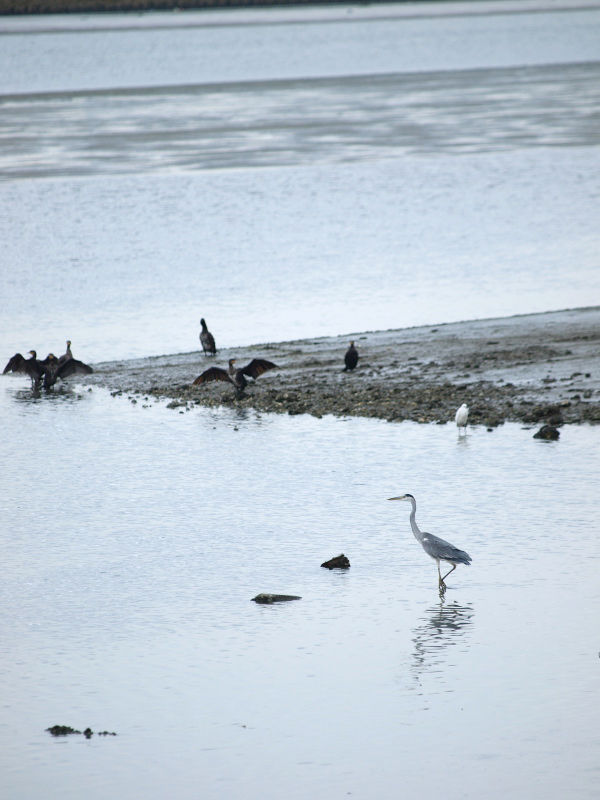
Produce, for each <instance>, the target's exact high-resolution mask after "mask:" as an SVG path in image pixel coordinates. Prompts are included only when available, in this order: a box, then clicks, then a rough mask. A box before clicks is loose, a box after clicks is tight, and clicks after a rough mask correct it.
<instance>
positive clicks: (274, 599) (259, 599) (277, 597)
mask: <svg viewBox="0 0 600 800" xmlns="http://www.w3.org/2000/svg"><path fill="white" fill-rule="evenodd" d="M252 599H253V600H254V602H255V603H285V602H287V601H288V600H302V598H301V597H298V595H295V594H268V593H264V592H261V593H260V594H257V595H256V597H253V598H252Z"/></svg>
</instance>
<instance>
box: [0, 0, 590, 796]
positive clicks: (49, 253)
mask: <svg viewBox="0 0 600 800" xmlns="http://www.w3.org/2000/svg"><path fill="white" fill-rule="evenodd" d="M535 6H536V9H537V10H538V13H535V14H529V13H522V11H523V9H522V8H521V7H520V8H519V9H518V11H519V13H513V11H514V10H515V7H514V4H507V5H505V8H506V9H507V10H508V11H510V13H506V14H488V13H486V6H485V5H481V4H469V9H472V10H473V12H474V13H470V12H468V13H466V14H465V13H464V12H465V9H462V11H461V12H460V14H461V15H460V16H459V15H458V14H456V13H454V12H453V13H449V12H448V13H446V10H444V12H442V11H441V9H442V8H444V9H449V8H450V6H445V7H442V6H440V5H437V4H435V5H431V6H430V5H426V4H422V5H420V6H419V14H418V15H417V16H418V17H421V18H417V16H415V15H414V12H412V16H410V14H411V12H410V9H409V8H408V7H406V6H402V7H399V8H401V9H402V11H400V10H398V15H399V16H395V14H396V12H395V11H394V12H392V11H391V9H393V7H387V8H386V7H373V8H372V9H365V8H362V9H356V10H355V16H356V17H359V16H361V15H362V18H361V19H358V20H355V19H352V17H353V13H354V12H352V9H334V10H332V9H329V10H325V9H320V10H316V9H315V10H313V12H314V13H313V12H310V11H306V10H302V11H298V10H295V11H291V10H286V11H285V13H284V12H277V13H274V14H273V15H270V14H269V13H268V12H266V11H264V10H263V11H260V12H257V14H256V15H252V14H240V13H238V12H236V13H234V14H233V15H231V16H229V15H221V16H214V15H204V16H203V15H184V14H182V15H172V14H171V15H141V16H137V15H127V16H122V17H110V16H102V17H94V16H90V17H85V18H82V17H77V16H73V17H64V18H63V17H60V18H35V17H34V18H25V19H17V18H15V19H11V20H3V21H2V25H1V26H0V27H1V28H2V30H0V43H1V45H2V46H1V47H0V74H1V75H2V78H1V82H2V88H0V93H1V97H0V106H1V111H2V114H1V115H0V119H1V122H0V171H1V173H2V183H0V209H1V213H0V236H1V237H2V244H3V247H2V261H1V268H2V280H1V281H0V302H1V307H2V312H3V313H2V316H1V317H0V342H1V343H2V352H3V353H4V358H5V361H7V360H8V358H9V357H10V356H11V355H12V354H13V353H14V352H15V351H21V352H26V351H27V350H29V349H30V348H32V347H35V348H36V349H37V350H38V351H39V352H40V353H44V354H45V353H46V352H48V351H49V350H53V351H55V352H62V351H63V349H62V348H63V347H64V341H65V340H66V339H67V338H70V339H72V340H73V342H74V349H75V354H76V356H78V357H80V358H82V359H84V360H85V361H88V362H92V363H93V362H95V361H99V360H108V359H112V358H115V359H116V358H128V357H134V356H135V357H138V356H149V355H157V354H162V353H169V352H171V353H173V352H181V351H190V350H192V349H194V348H197V346H198V340H197V332H198V319H199V317H200V316H201V315H203V316H205V317H206V318H207V320H208V321H209V325H210V327H211V329H212V330H213V331H214V333H215V334H216V337H217V342H218V344H220V345H221V346H233V345H236V344H250V343H256V342H260V341H276V340H283V339H291V338H296V337H312V336H318V335H328V334H340V333H344V332H350V331H356V330H368V329H381V328H389V327H402V326H405V325H411V324H415V325H416V324H423V323H438V322H444V321H450V320H457V319H466V318H481V317H489V316H497V315H507V314H514V313H520V312H523V313H526V312H532V311H545V310H549V309H556V308H564V307H567V306H582V305H591V304H597V303H600V277H599V276H600V270H598V252H600V247H599V245H600V241H599V239H600V235H599V230H600V229H599V227H598V224H597V220H598V197H599V192H598V185H599V183H598V177H599V173H600V169H599V168H600V158H599V154H600V149H599V148H598V140H597V108H598V99H599V98H598V85H599V82H598V77H599V75H598V63H599V62H600V47H599V45H598V43H599V42H600V35H598V34H599V28H600V11H599V10H598V8H597V7H592V8H588V9H586V10H575V9H571V10H567V11H565V10H562V11H561V10H558V9H557V7H556V4H553V8H552V9H551V10H550V11H548V10H546V11H545V12H544V11H543V9H540V3H536V4H535ZM453 7H454V6H453ZM489 8H492V6H490V7H489ZM493 8H495V6H494V7H493ZM455 10H456V9H455ZM324 14H326V15H329V16H328V18H327V19H326V20H325V19H324V18H323V15H324ZM369 14H370V15H371V17H370V18H365V16H364V15H369ZM403 14H404V16H405V18H404V19H403V18H401V17H402V15H403ZM407 14H408V15H409V16H408V17H406V15H407ZM290 15H293V17H294V18H293V19H292V17H291V16H290ZM298 15H300V18H297V17H298ZM390 15H391V16H390ZM427 15H429V16H430V17H431V18H430V19H425V18H422V17H423V16H427ZM174 19H177V23H173V20H174ZM200 20H202V21H203V22H199V21H200ZM349 20H351V21H349ZM204 21H206V24H205V23H204ZM116 28H118V29H119V30H116ZM51 29H53V30H51ZM75 29H77V30H75ZM232 52H235V54H236V58H231V53H232ZM27 384H28V381H27V380H26V379H25V380H23V379H22V378H19V377H12V376H7V377H5V378H3V379H2V381H1V385H0V412H1V415H2V420H3V423H4V431H5V435H4V436H3V437H2V440H1V442H0V471H1V474H2V486H3V492H2V495H1V497H0V522H1V527H2V536H1V537H0V548H1V550H2V553H1V558H0V572H1V578H2V579H1V581H0V595H1V602H2V609H3V610H2V622H1V624H0V632H1V637H0V696H1V697H2V714H1V715H0V745H1V746H0V772H1V773H2V776H3V778H2V794H3V796H4V795H5V796H6V797H7V798H11V800H31V798H33V797H41V796H44V797H47V798H50V800H55V798H56V799H57V798H59V797H60V798H76V797H77V798H79V797H81V796H82V793H85V795H86V796H87V797H89V798H90V800H96V798H97V800H105V798H107V797H115V798H137V797H145V798H149V800H153V799H154V798H156V800H164V798H165V796H174V797H177V798H178V800H187V798H190V800H192V798H198V797H202V798H206V800H211V799H212V798H215V800H216V799H217V798H223V797H227V798H233V800H237V799H238V798H239V800H242V798H244V800H248V798H257V800H258V798H261V800H280V798H282V797H286V798H298V800H306V798H308V797H311V798H313V797H314V798H319V799H320V798H323V800H325V798H327V800H332V798H338V797H339V798H342V797H344V798H345V797H347V796H349V795H352V796H354V797H362V798H366V799H368V800H371V799H372V798H378V799H379V798H381V799H382V800H386V799H387V798H390V800H392V798H394V799H395V798H397V797H398V796H399V794H401V795H402V796H403V797H406V798H415V800H416V798H419V800H422V798H429V797H434V796H436V797H437V796H440V797H441V796H443V797H447V798H450V800H454V798H456V800H458V798H464V797H468V798H473V800H480V799H481V798H482V797H485V798H486V799H489V798H491V799H492V800H494V799H495V798H498V800H500V798H502V800H504V799H505V798H506V797H518V798H520V797H534V796H536V797H537V796H544V797H546V798H549V800H563V799H564V798H565V797H569V798H578V799H579V798H581V799H585V800H588V798H592V797H598V791H597V788H596V787H597V786H598V785H600V769H599V767H598V759H597V754H598V747H599V744H600V741H599V739H600V735H599V734H598V726H597V713H596V709H597V708H598V679H599V674H598V670H599V668H600V659H599V658H598V652H599V651H600V641H599V638H598V624H597V619H598V599H599V598H598V594H599V590H598V580H597V570H598V556H597V535H596V531H597V520H598V502H597V490H596V487H597V486H598V480H599V478H600V475H599V472H600V463H599V457H598V453H599V452H600V448H599V445H600V442H599V441H598V439H599V437H600V428H586V427H583V426H582V427H578V428H572V429H571V428H569V429H563V430H562V434H561V439H560V441H559V442H557V443H543V442H537V441H534V440H533V439H532V431H531V430H525V429H521V428H520V427H518V426H511V425H506V426H504V427H502V428H500V429H498V430H495V431H494V432H493V433H487V432H486V431H485V429H473V430H470V431H469V435H468V436H467V437H466V438H463V439H461V440H459V439H458V437H457V433H456V428H455V427H454V426H453V425H449V426H417V425H411V424H402V425H391V424H387V423H383V422H378V421H369V420H341V419H332V418H325V419H321V420H316V419H312V418H307V417H278V416H268V415H267V416H262V417H261V416H258V415H255V414H252V413H239V414H236V413H234V412H230V411H224V410H223V411H207V410H200V409H196V408H194V409H191V410H187V411H182V412H181V413H179V412H178V411H177V410H169V409H167V408H165V407H164V405H162V404H156V403H153V402H150V401H146V400H144V399H143V398H137V402H136V403H133V402H131V399H128V398H125V397H121V398H118V397H117V398H112V397H110V396H109V395H108V394H106V393H104V392H102V391H98V390H94V391H92V392H88V391H87V390H86V389H85V387H83V388H80V389H77V388H73V387H71V388H68V389H65V390H64V391H56V392H54V393H53V394H52V395H50V396H44V397H41V398H32V396H31V393H30V390H29V388H28V386H27ZM465 399H467V400H468V398H465ZM405 491H409V492H412V493H414V494H415V495H416V497H417V499H418V502H419V519H420V521H421V524H422V526H423V527H424V528H425V529H429V530H431V531H432V532H434V533H437V534H439V535H441V536H443V537H447V538H448V539H449V540H450V541H453V542H455V543H456V544H457V545H458V546H460V547H462V548H464V549H465V550H467V552H469V553H470V555H471V556H472V557H473V565H472V566H471V567H469V568H465V567H461V568H459V569H458V570H457V572H455V573H453V576H452V580H451V581H450V589H449V591H448V593H447V595H446V599H445V601H444V602H441V601H440V599H439V597H438V595H437V588H436V570H435V565H434V564H433V562H430V561H429V559H428V558H427V557H426V556H425V555H424V553H423V552H422V550H421V548H420V546H419V545H418V543H417V542H416V541H415V540H414V538H413V536H412V533H411V531H410V527H409V523H408V511H409V509H408V508H407V507H404V505H403V504H398V503H387V502H386V498H387V497H390V496H392V495H396V494H399V493H400V492H405ZM340 552H344V553H346V555H347V556H348V557H349V558H350V561H351V563H352V568H351V570H350V571H349V572H347V573H343V574H336V573H330V572H328V571H327V570H324V569H321V568H320V566H319V565H320V564H321V562H322V561H324V560H325V559H328V558H331V557H332V556H334V555H337V554H338V553H340ZM261 591H273V592H283V593H291V594H298V595H301V596H302V600H301V601H298V602H296V603H292V604H286V605H284V606H274V607H264V606H257V605H255V604H254V603H252V602H251V598H252V597H253V596H254V595H256V594H257V593H258V592H261ZM54 724H67V725H71V726H74V727H77V728H79V729H83V728H85V727H87V726H88V725H89V726H91V727H92V728H93V729H94V730H96V731H100V730H109V731H116V732H117V733H118V734H119V735H118V736H117V737H116V738H106V739H102V738H98V737H94V738H92V739H91V740H89V741H86V740H85V739H82V738H81V737H76V738H71V739H68V740H53V739H51V738H50V736H49V735H48V734H47V733H45V732H44V729H45V728H47V727H48V726H50V725H54ZM399 787H400V788H399Z"/></svg>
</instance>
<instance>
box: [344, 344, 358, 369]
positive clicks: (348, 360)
mask: <svg viewBox="0 0 600 800" xmlns="http://www.w3.org/2000/svg"><path fill="white" fill-rule="evenodd" d="M344 363H345V364H346V366H345V367H344V369H343V371H344V372H347V371H348V370H349V369H350V370H352V369H354V368H355V367H356V365H357V364H358V350H357V349H356V347H354V342H350V347H349V348H348V349H347V350H346V355H345V356H344Z"/></svg>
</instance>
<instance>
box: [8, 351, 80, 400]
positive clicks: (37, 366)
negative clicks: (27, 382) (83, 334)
mask: <svg viewBox="0 0 600 800" xmlns="http://www.w3.org/2000/svg"><path fill="white" fill-rule="evenodd" d="M29 355H30V356H31V358H24V357H23V356H22V355H21V353H15V354H14V356H13V357H12V358H11V359H10V361H9V362H8V364H7V365H6V366H5V367H4V372H3V375H6V373H7V372H23V373H25V374H26V375H29V377H30V378H31V387H32V389H35V390H39V388H40V387H41V386H43V387H44V389H52V387H53V386H54V384H55V383H56V381H57V380H59V379H60V380H65V378H68V377H69V375H89V374H90V372H93V371H94V370H93V369H92V368H91V367H90V366H88V365H87V364H84V363H83V361H78V360H77V359H76V358H73V353H72V352H71V342H70V341H67V351H66V353H64V354H63V355H62V356H60V358H57V357H56V356H55V355H54V353H48V355H47V356H46V358H44V359H43V360H39V359H38V357H37V353H36V351H35V350H30V351H29Z"/></svg>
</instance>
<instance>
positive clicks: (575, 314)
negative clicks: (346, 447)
mask: <svg viewBox="0 0 600 800" xmlns="http://www.w3.org/2000/svg"><path fill="white" fill-rule="evenodd" d="M213 333H214V335H215V338H216V340H217V345H218V343H219V331H218V330H214V331H213ZM352 339H353V340H354V341H355V343H356V345H357V346H358V348H359V354H360V359H359V362H358V367H357V368H356V369H355V370H354V371H353V372H344V371H343V366H344V353H345V351H346V349H347V347H348V343H349V341H350V340H352ZM230 358H236V359H237V363H238V365H244V364H246V363H247V362H248V361H250V360H251V359H253V358H266V359H268V360H270V361H273V362H274V363H276V364H277V365H278V367H279V368H278V369H276V370H272V371H269V372H267V373H265V374H264V375H262V376H261V377H259V378H258V379H257V381H256V382H255V383H252V382H251V381H250V383H252V385H250V386H248V388H247V389H246V391H245V393H244V394H243V395H242V396H237V394H236V392H235V390H234V387H233V386H231V385H230V384H228V383H224V382H217V383H209V384H204V385H201V386H197V387H196V386H192V385H191V384H192V381H193V380H194V378H196V377H197V376H198V375H199V374H200V373H201V372H202V371H203V370H205V369H207V368H208V367H209V366H213V365H216V366H221V367H226V366H227V362H228V359H230ZM94 366H95V369H96V373H95V374H94V375H93V376H90V378H89V379H88V380H86V383H92V384H97V385H102V386H104V387H107V388H109V389H110V390H111V391H112V392H116V393H124V394H127V395H129V396H130V397H131V399H132V401H133V400H135V401H136V402H143V400H144V398H150V397H158V398H163V399H165V398H166V399H169V400H170V401H171V402H170V403H169V406H170V407H171V408H174V409H179V410H184V409H185V408H190V407H193V406H194V405H200V406H213V407H215V406H229V407H235V408H253V409H255V410H256V411H264V412H277V413H285V414H312V415H314V416H317V417H320V416H323V415H324V414H334V415H336V416H362V417H377V418H380V419H386V420H389V421H394V422H395V421H398V422H400V421H402V420H413V421H415V422H439V423H444V422H447V421H449V420H453V419H454V414H455V412H456V409H457V408H458V406H460V405H461V403H468V405H469V408H470V416H469V424H478V425H486V426H487V427H489V428H493V427H495V426H497V425H500V424H502V423H503V422H505V421H516V422H524V423H530V424H536V425H537V424H538V423H539V424H544V423H550V424H555V425H560V424H562V423H574V422H600V402H599V401H600V308H599V307H594V308H583V309H574V310H567V311H557V312H548V313H543V314H529V315H524V316H515V317H508V318H504V319H489V320H477V321H472V322H457V323H448V324H443V325H428V326H423V327H418V328H406V329H400V330H388V331H370V332H365V333H351V334H347V335H345V336H336V337H328V338H319V339H312V340H311V339H306V340H299V341H292V342H280V343H271V344H258V345H253V346H251V347H240V348H230V349H227V350H219V352H218V353H217V355H216V356H215V357H205V356H204V355H203V354H202V352H201V351H194V352H191V353H182V354H179V355H171V356H157V357H153V358H147V359H140V360H135V361H117V362H107V363H103V364H98V365H94Z"/></svg>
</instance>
